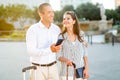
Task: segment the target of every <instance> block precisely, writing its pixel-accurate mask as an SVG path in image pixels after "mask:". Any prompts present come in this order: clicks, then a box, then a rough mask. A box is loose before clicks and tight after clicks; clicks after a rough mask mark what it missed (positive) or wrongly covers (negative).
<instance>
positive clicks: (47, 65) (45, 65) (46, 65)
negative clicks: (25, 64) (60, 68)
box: [32, 61, 57, 67]
mask: <svg viewBox="0 0 120 80" xmlns="http://www.w3.org/2000/svg"><path fill="white" fill-rule="evenodd" d="M56 63H57V62H56V61H54V62H52V63H49V64H37V63H32V64H33V65H36V66H43V67H49V66H52V65H54V64H56Z"/></svg>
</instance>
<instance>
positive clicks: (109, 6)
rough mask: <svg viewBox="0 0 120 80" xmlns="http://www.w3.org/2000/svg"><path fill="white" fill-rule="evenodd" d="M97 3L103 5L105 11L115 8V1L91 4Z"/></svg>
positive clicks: (100, 0)
mask: <svg viewBox="0 0 120 80" xmlns="http://www.w3.org/2000/svg"><path fill="white" fill-rule="evenodd" d="M97 2H98V3H100V4H103V6H104V8H105V9H114V8H115V0H92V3H97Z"/></svg>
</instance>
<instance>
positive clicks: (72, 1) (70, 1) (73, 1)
mask: <svg viewBox="0 0 120 80" xmlns="http://www.w3.org/2000/svg"><path fill="white" fill-rule="evenodd" d="M87 2H91V0H60V8H61V9H62V8H63V7H64V6H66V5H73V7H74V8H75V9H76V8H77V6H78V5H80V4H82V3H87Z"/></svg>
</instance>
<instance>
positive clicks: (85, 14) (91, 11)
mask: <svg viewBox="0 0 120 80" xmlns="http://www.w3.org/2000/svg"><path fill="white" fill-rule="evenodd" d="M76 12H77V16H78V18H86V19H88V20H99V19H100V10H99V8H98V7H97V5H93V4H92V3H85V4H81V5H79V6H78V7H77V8H76Z"/></svg>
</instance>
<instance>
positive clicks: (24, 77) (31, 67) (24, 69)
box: [22, 66, 37, 80]
mask: <svg viewBox="0 0 120 80" xmlns="http://www.w3.org/2000/svg"><path fill="white" fill-rule="evenodd" d="M31 69H33V70H36V69H37V67H36V66H28V67H24V68H23V69H22V72H23V80H26V71H29V70H31ZM35 73H36V72H35ZM34 75H35V76H36V74H34ZM35 80H36V77H35Z"/></svg>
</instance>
